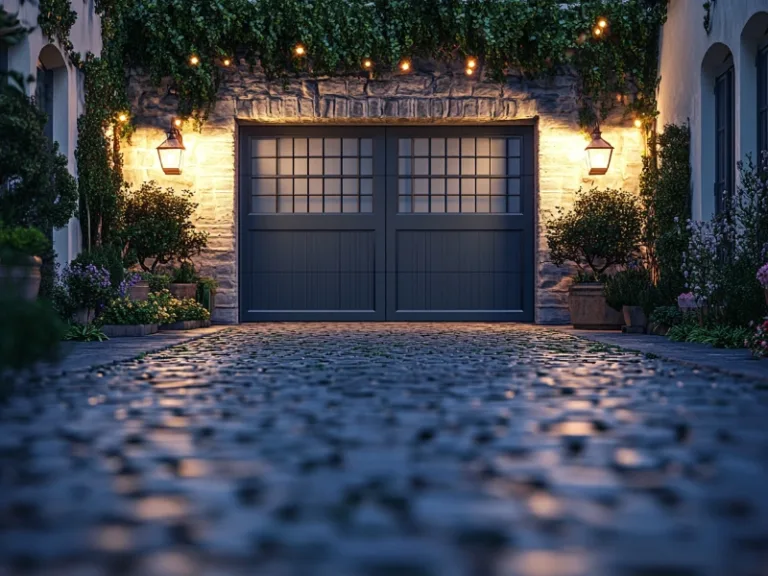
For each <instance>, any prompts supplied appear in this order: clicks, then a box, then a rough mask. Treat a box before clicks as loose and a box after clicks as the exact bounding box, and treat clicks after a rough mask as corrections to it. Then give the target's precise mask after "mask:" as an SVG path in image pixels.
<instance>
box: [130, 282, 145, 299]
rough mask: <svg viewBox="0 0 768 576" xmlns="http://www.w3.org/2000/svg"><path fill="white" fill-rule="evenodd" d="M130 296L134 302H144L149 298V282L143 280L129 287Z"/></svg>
mask: <svg viewBox="0 0 768 576" xmlns="http://www.w3.org/2000/svg"><path fill="white" fill-rule="evenodd" d="M128 298H130V299H131V300H133V301H134V302H143V301H144V300H146V299H147V298H149V282H146V281H144V280H142V281H141V282H138V283H136V284H134V285H133V286H131V287H130V288H128Z"/></svg>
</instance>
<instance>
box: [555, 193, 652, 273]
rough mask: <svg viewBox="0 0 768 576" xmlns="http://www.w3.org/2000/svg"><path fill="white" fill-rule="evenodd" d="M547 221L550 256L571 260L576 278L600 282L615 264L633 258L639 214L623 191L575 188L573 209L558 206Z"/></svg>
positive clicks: (557, 260) (562, 261)
mask: <svg viewBox="0 0 768 576" xmlns="http://www.w3.org/2000/svg"><path fill="white" fill-rule="evenodd" d="M557 212H558V216H557V217H556V218H554V219H552V220H550V221H549V222H547V231H546V237H547V243H548V245H549V251H550V259H551V260H552V262H553V263H554V264H556V265H557V266H562V265H563V264H565V263H566V262H572V263H574V264H575V265H576V267H577V268H578V270H579V274H578V277H577V280H580V281H595V280H598V281H602V280H603V279H604V276H605V273H606V272H607V271H609V270H611V269H612V268H613V267H615V266H623V265H626V264H628V263H629V262H631V261H633V260H634V259H635V258H636V256H637V253H638V251H639V249H640V240H641V235H642V216H641V212H640V207H639V206H638V203H637V201H636V199H635V197H634V196H632V195H631V194H630V193H629V192H625V191H624V190H613V189H606V190H598V189H597V188H593V189H592V190H590V191H589V192H584V191H582V190H579V192H578V193H577V197H576V201H575V202H574V205H573V209H572V210H571V211H569V212H565V211H564V210H562V209H560V208H558V210H557Z"/></svg>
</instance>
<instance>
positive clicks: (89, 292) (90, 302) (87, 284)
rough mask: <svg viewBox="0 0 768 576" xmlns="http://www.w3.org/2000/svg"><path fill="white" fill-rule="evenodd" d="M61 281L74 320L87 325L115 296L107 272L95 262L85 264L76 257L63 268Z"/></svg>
mask: <svg viewBox="0 0 768 576" xmlns="http://www.w3.org/2000/svg"><path fill="white" fill-rule="evenodd" d="M61 281H62V284H63V285H64V288H65V289H66V293H67V297H68V299H69V301H70V303H71V308H72V309H73V310H74V315H73V318H74V320H75V322H77V323H78V324H82V325H84V326H85V325H88V324H90V323H91V322H93V320H94V318H95V317H96V313H97V312H98V311H99V310H100V309H101V308H103V307H104V306H105V305H106V304H107V303H108V302H109V301H110V300H111V299H112V298H114V296H115V289H114V288H113V287H112V281H111V280H110V276H109V272H108V271H107V269H106V268H104V267H102V266H97V265H96V264H85V263H82V262H79V261H78V260H77V259H76V260H73V261H72V263H71V264H70V265H69V266H67V267H66V268H64V271H63V272H62V274H61Z"/></svg>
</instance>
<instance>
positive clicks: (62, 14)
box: [37, 0, 77, 54]
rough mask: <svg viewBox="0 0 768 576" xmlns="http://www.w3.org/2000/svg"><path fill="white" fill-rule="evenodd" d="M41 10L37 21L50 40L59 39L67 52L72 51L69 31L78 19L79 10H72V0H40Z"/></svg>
mask: <svg viewBox="0 0 768 576" xmlns="http://www.w3.org/2000/svg"><path fill="white" fill-rule="evenodd" d="M39 2H40V5H39V8H40V12H39V14H38V17H37V23H38V24H39V25H40V30H41V31H42V33H43V34H44V35H45V36H46V38H48V39H49V40H57V41H58V42H59V44H60V45H61V47H62V48H63V49H64V51H65V52H66V53H67V54H71V53H72V49H73V47H72V41H71V40H70V39H69V32H70V30H72V26H74V25H75V22H76V21H77V12H75V11H74V10H72V5H71V4H70V0H39Z"/></svg>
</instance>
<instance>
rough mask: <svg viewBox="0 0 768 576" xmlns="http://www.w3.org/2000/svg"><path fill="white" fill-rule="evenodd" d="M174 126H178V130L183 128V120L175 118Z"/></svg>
mask: <svg viewBox="0 0 768 576" xmlns="http://www.w3.org/2000/svg"><path fill="white" fill-rule="evenodd" d="M173 125H174V126H176V128H178V127H180V126H181V118H175V119H174V120H173Z"/></svg>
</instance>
